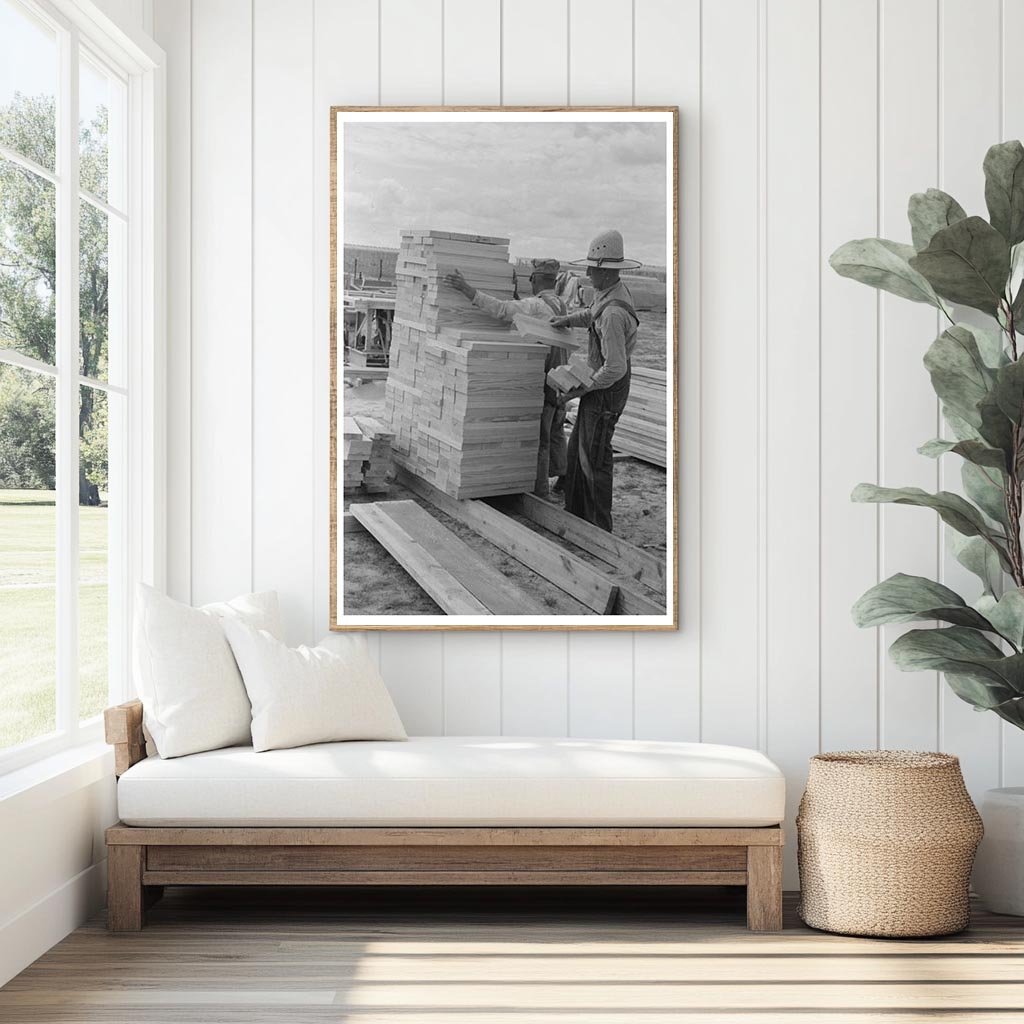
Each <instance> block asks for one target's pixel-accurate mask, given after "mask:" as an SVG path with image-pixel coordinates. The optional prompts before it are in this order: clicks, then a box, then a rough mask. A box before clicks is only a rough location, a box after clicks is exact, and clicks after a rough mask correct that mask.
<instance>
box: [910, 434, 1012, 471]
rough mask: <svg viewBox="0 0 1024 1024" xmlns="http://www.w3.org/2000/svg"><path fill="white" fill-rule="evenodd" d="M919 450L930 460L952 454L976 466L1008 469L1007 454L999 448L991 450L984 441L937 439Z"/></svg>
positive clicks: (928, 442)
mask: <svg viewBox="0 0 1024 1024" xmlns="http://www.w3.org/2000/svg"><path fill="white" fill-rule="evenodd" d="M917 450H918V451H919V452H920V453H921V454H922V455H927V456H928V458H929V459H937V458H938V457H939V456H940V455H946V454H947V453H949V452H952V453H953V454H954V455H959V456H960V458H962V459H965V460H966V461H967V462H972V463H974V465H976V466H988V467H990V468H994V469H998V470H1000V471H1002V470H1003V469H1005V468H1006V455H1005V453H1004V452H1002V451H1001V450H1000V449H998V448H990V447H989V446H988V445H987V444H985V443H984V442H982V441H975V440H967V441H946V440H943V439H942V438H941V437H936V438H933V439H932V440H931V441H926V442H925V443H924V444H923V445H921V447H920V448H918V449H917Z"/></svg>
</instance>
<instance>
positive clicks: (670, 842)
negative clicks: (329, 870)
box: [106, 705, 785, 847]
mask: <svg viewBox="0 0 1024 1024" xmlns="http://www.w3.org/2000/svg"><path fill="white" fill-rule="evenodd" d="M140 707H141V705H140ZM784 838H785V837H784V835H783V832H782V829H781V828H779V827H777V826H775V825H769V826H766V827H764V828H647V827H643V826H640V827H636V828H626V827H616V826H608V827H604V828H601V827H596V826H595V827H586V826H582V825H568V826H565V827H562V828H555V827H543V826H538V827H536V828H534V827H529V828H527V827H519V828H502V827H493V828H492V827H479V826H478V827H468V826H467V827H460V826H451V827H434V828H430V827H419V828H417V827H409V828H405V827H390V828H389V827H374V826H367V827H364V828H344V827H338V828H327V827H322V828H315V827H310V828H273V827H268V828H254V827H252V826H240V827H237V828H226V827H217V826H211V827H209V828H202V827H197V828H186V827H184V826H173V825H172V826H167V827H163V828H156V827H153V828H149V827H146V826H141V827H135V826H130V825H122V824H117V825H111V826H110V828H108V829H107V832H106V841H107V845H108V846H118V845H129V846H138V845H142V846H182V845H184V846H194V845H200V846H289V845H294V846H339V845H345V846H365V845H369V846H425V845H430V846H450V845H454V846H748V847H749V846H782V845H783V842H784Z"/></svg>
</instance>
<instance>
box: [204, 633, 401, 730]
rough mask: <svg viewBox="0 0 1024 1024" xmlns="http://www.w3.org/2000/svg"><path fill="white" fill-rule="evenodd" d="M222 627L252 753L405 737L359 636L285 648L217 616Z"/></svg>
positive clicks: (276, 640) (267, 637)
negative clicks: (241, 684) (340, 643)
mask: <svg viewBox="0 0 1024 1024" xmlns="http://www.w3.org/2000/svg"><path fill="white" fill-rule="evenodd" d="M224 632H225V633H226V634H227V638H228V641H229V643H230V644H231V649H232V650H233V651H234V652H235V660H236V661H237V662H238V667H239V668H240V669H241V670H242V679H243V680H244V681H245V689H246V692H247V693H248V694H249V701H250V702H251V704H252V746H253V750H279V749H281V748H282V747H302V746H305V745H306V744H308V743H330V742H332V741H335V740H404V739H407V737H406V735H405V729H404V727H403V726H402V720H401V719H400V718H399V717H398V712H397V711H396V710H395V705H394V704H393V703H392V701H391V695H390V694H389V693H388V691H387V687H386V686H385V685H384V680H383V679H381V676H380V672H378V671H377V666H376V665H375V664H374V663H373V660H372V659H371V658H370V653H369V651H368V650H367V648H366V641H365V640H363V639H362V638H361V637H360V638H359V639H358V640H357V639H355V638H353V641H352V643H351V644H348V645H345V647H344V649H342V650H336V651H328V650H326V649H325V648H323V647H297V648H290V647H286V646H285V645H284V644H283V643H281V641H280V640H278V639H276V638H275V637H274V636H272V635H271V634H270V633H269V632H267V631H266V630H260V629H253V628H252V627H251V626H248V625H246V624H245V623H243V622H241V621H238V620H231V621H228V620H225V622H224Z"/></svg>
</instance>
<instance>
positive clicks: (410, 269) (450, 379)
mask: <svg viewBox="0 0 1024 1024" xmlns="http://www.w3.org/2000/svg"><path fill="white" fill-rule="evenodd" d="M456 267H458V269H459V270H461V271H462V273H463V275H464V276H465V277H466V279H467V281H469V283H470V284H472V285H474V287H477V288H480V289H482V290H484V291H486V292H488V294H491V295H495V296H496V297H498V298H511V296H512V266H511V264H510V263H509V262H508V240H507V239H502V238H488V237H484V236H474V235H457V234H451V233H446V232H440V231H406V232H403V233H402V248H401V250H400V252H399V257H398V266H397V278H398V300H397V304H396V314H395V323H394V330H393V333H392V339H391V367H390V372H389V374H388V382H387V389H386V392H385V419H386V421H387V427H388V429H389V430H391V432H392V433H393V434H394V457H395V461H396V462H397V463H398V464H399V465H401V466H404V467H405V468H407V469H408V470H410V471H411V472H412V473H414V474H416V475H417V476H419V477H421V478H423V479H424V480H428V481H429V482H430V483H432V484H434V485H435V486H436V487H438V488H440V489H441V490H442V491H444V492H445V493H446V494H449V495H451V496H452V497H455V498H476V497H484V496H491V495H497V494H518V493H520V492H522V491H527V490H530V489H531V488H532V487H533V482H534V476H535V473H536V467H537V444H538V439H539V436H540V417H541V413H542V412H543V405H544V389H543V384H544V360H545V358H546V355H547V348H546V347H545V346H543V345H538V344H535V343H534V342H532V341H527V340H525V339H524V338H521V337H519V336H518V335H516V334H513V333H512V332H511V331H510V330H509V329H508V328H506V327H504V326H503V325H501V324H500V323H498V321H496V320H494V319H493V318H492V317H489V316H487V315H486V314H484V313H482V312H481V311H480V310H478V309H477V308H476V307H474V306H473V305H472V304H471V303H470V302H469V301H468V300H467V299H466V298H465V297H464V296H463V295H461V294H460V293H459V292H457V291H455V290H454V289H452V288H449V287H448V286H446V285H445V284H444V275H445V274H447V273H450V272H451V271H452V270H453V269H455V268H456Z"/></svg>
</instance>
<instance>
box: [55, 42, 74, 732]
mask: <svg viewBox="0 0 1024 1024" xmlns="http://www.w3.org/2000/svg"><path fill="white" fill-rule="evenodd" d="M57 169H58V170H57V174H58V178H59V179H60V184H59V185H58V188H57V728H58V729H59V730H60V731H62V732H65V733H68V734H71V733H75V732H77V730H78V706H79V692H78V480H79V474H78V465H79V459H78V344H79V342H78V332H79V323H78V204H79V199H78V33H77V32H76V31H75V30H74V29H72V30H70V31H62V32H61V33H60V99H59V101H58V106H57Z"/></svg>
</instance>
